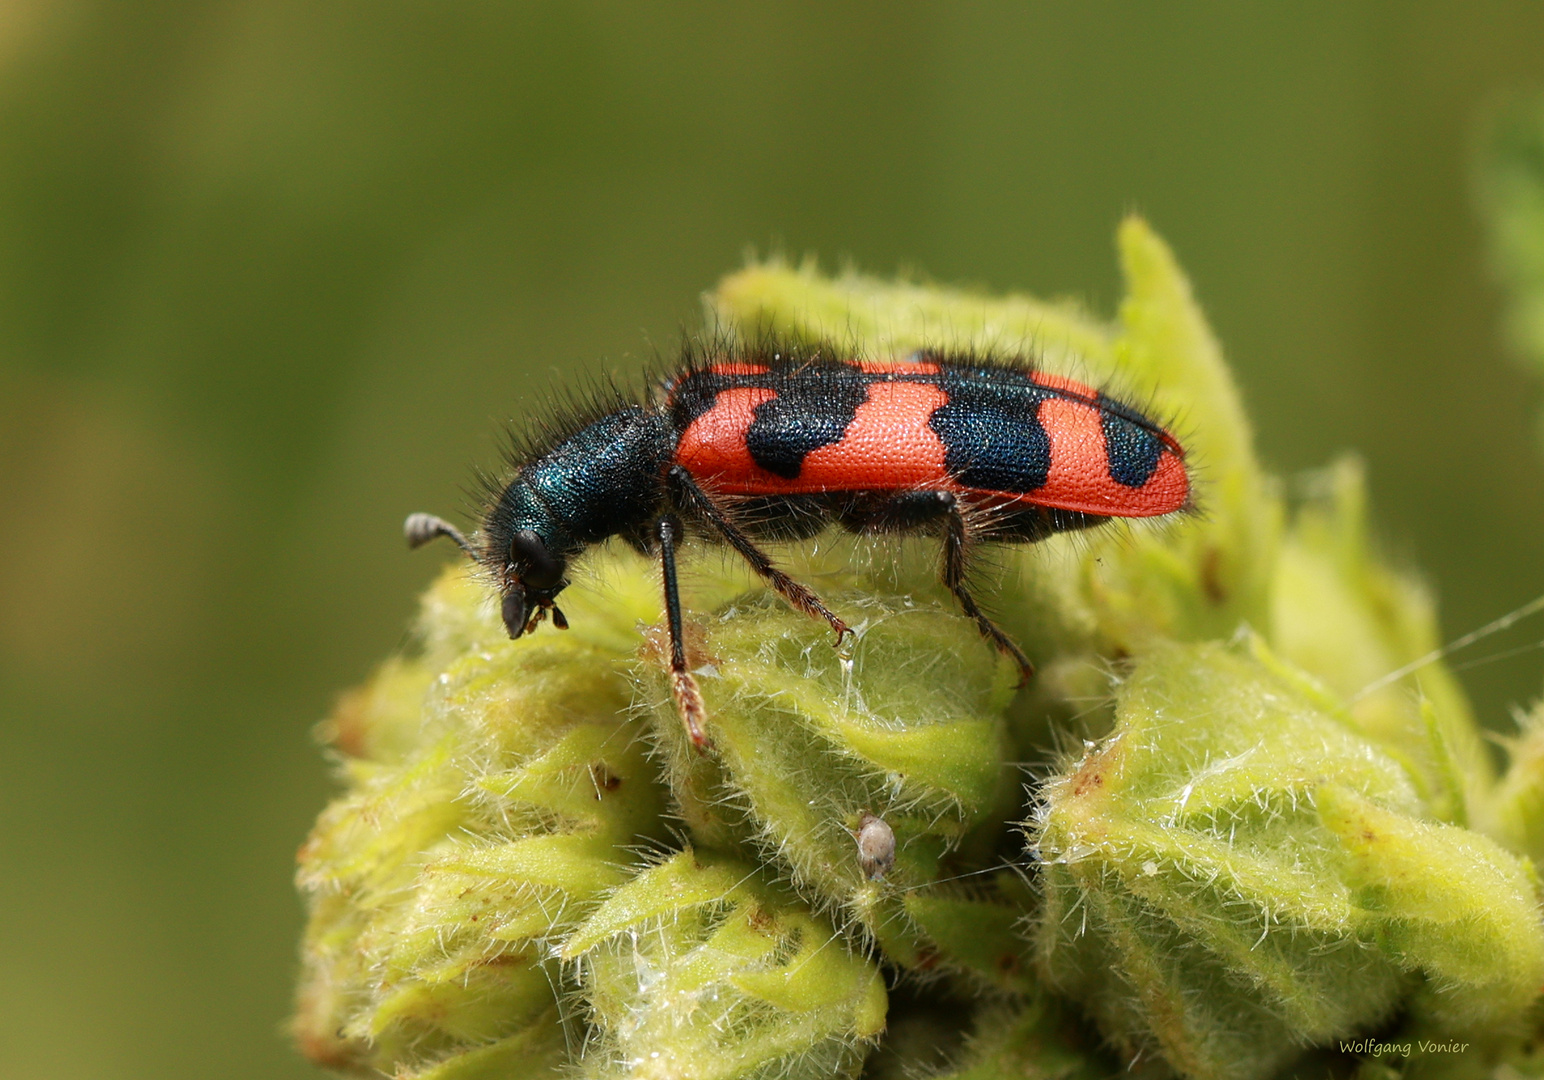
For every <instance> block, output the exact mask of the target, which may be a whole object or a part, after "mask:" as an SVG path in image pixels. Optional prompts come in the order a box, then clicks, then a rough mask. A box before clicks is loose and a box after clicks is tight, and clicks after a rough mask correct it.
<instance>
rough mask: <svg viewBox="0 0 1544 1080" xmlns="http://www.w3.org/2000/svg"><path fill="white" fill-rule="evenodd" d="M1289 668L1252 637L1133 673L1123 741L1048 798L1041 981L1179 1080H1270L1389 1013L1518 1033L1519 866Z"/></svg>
mask: <svg viewBox="0 0 1544 1080" xmlns="http://www.w3.org/2000/svg"><path fill="white" fill-rule="evenodd" d="M1281 667H1282V663H1281V661H1279V660H1276V659H1274V658H1272V657H1270V656H1269V654H1268V653H1267V652H1266V651H1265V648H1264V646H1263V644H1262V643H1260V642H1258V641H1255V642H1254V643H1253V645H1252V650H1244V651H1240V650H1239V649H1225V648H1223V647H1221V646H1217V645H1189V646H1180V645H1168V646H1161V647H1158V648H1155V649H1154V650H1152V651H1151V652H1150V654H1149V655H1148V657H1147V658H1146V659H1145V660H1144V661H1143V662H1142V663H1140V664H1139V665H1138V666H1137V668H1136V670H1135V671H1134V672H1133V674H1132V676H1131V677H1130V679H1129V680H1128V681H1127V682H1126V683H1125V684H1124V685H1123V686H1122V688H1121V690H1120V695H1119V702H1118V705H1117V724H1116V728H1115V731H1114V733H1113V734H1112V735H1111V736H1110V737H1109V738H1108V739H1106V740H1104V741H1102V742H1101V743H1098V744H1096V745H1090V747H1089V748H1088V749H1087V751H1086V752H1085V754H1084V755H1083V757H1082V758H1081V759H1080V760H1079V761H1077V762H1075V763H1074V764H1073V765H1072V766H1071V767H1070V768H1068V769H1067V770H1066V771H1065V772H1064V773H1063V774H1062V775H1060V776H1058V777H1057V778H1056V779H1055V780H1053V781H1052V782H1051V783H1050V784H1049V785H1048V786H1047V789H1046V793H1045V794H1046V802H1045V805H1044V808H1043V810H1042V812H1041V814H1040V816H1039V818H1038V820H1037V823H1036V832H1035V841H1036V844H1037V847H1038V851H1039V855H1040V857H1041V859H1042V860H1044V862H1045V870H1044V876H1043V880H1044V883H1045V889H1046V906H1045V909H1044V911H1043V912H1042V913H1041V915H1040V922H1039V929H1038V950H1039V956H1040V961H1041V963H1042V965H1043V968H1044V970H1045V971H1046V973H1047V974H1048V975H1049V976H1050V977H1051V978H1052V979H1053V980H1054V981H1055V983H1056V984H1057V985H1058V986H1059V987H1061V988H1062V989H1064V990H1065V991H1066V992H1067V993H1069V994H1071V995H1073V996H1075V997H1077V998H1079V999H1081V1000H1082V1001H1084V1003H1085V1005H1086V1006H1087V1007H1088V1008H1089V1010H1090V1012H1091V1013H1092V1014H1093V1015H1094V1016H1095V1017H1096V1018H1097V1019H1098V1021H1099V1023H1100V1026H1101V1027H1102V1028H1103V1029H1104V1031H1105V1033H1106V1035H1107V1036H1108V1037H1109V1038H1110V1039H1111V1040H1112V1041H1114V1042H1115V1043H1116V1044H1117V1045H1118V1046H1119V1047H1120V1048H1121V1049H1122V1051H1123V1052H1124V1053H1126V1054H1129V1055H1136V1054H1139V1053H1144V1052H1152V1051H1156V1052H1158V1053H1161V1054H1162V1056H1163V1057H1164V1058H1166V1059H1167V1060H1168V1062H1169V1063H1170V1064H1171V1065H1172V1066H1173V1067H1174V1068H1175V1070H1176V1071H1178V1072H1180V1073H1182V1074H1184V1075H1186V1076H1192V1077H1241V1078H1242V1077H1263V1076H1267V1075H1269V1074H1270V1073H1271V1072H1272V1071H1273V1070H1274V1069H1276V1068H1278V1067H1279V1066H1281V1065H1283V1064H1285V1063H1286V1062H1287V1061H1289V1060H1290V1059H1291V1058H1292V1057H1293V1056H1295V1054H1296V1053H1297V1052H1299V1050H1300V1048H1301V1047H1303V1046H1305V1045H1312V1044H1323V1043H1328V1042H1330V1041H1332V1040H1334V1039H1338V1038H1342V1037H1349V1036H1351V1035H1353V1034H1356V1033H1358V1032H1364V1031H1367V1030H1369V1029H1370V1028H1371V1027H1372V1026H1373V1025H1375V1024H1377V1023H1379V1022H1380V1021H1383V1020H1385V1019H1386V1018H1388V1017H1389V1016H1390V1015H1391V1014H1392V1012H1393V1010H1394V1009H1395V1007H1396V1006H1397V1005H1398V1004H1400V1003H1401V1002H1404V1003H1405V1004H1406V1005H1407V1006H1408V1007H1409V1008H1411V1009H1412V1010H1413V1012H1414V1013H1415V1014H1416V1015H1417V1016H1421V1017H1425V1018H1427V1019H1428V1020H1430V1021H1431V1022H1432V1023H1436V1024H1439V1025H1441V1024H1456V1023H1466V1024H1475V1023H1489V1024H1498V1023H1507V1022H1511V1021H1512V1020H1515V1019H1516V1018H1517V1017H1518V1016H1520V1015H1521V1014H1522V1013H1523V1012H1524V1011H1525V1010H1526V1009H1527V1008H1528V1007H1529V1006H1530V1004H1531V1003H1532V1002H1533V1000H1534V997H1535V994H1536V991H1537V988H1538V986H1539V984H1540V982H1541V980H1544V931H1541V929H1540V926H1539V922H1538V916H1537V911H1536V902H1535V898H1534V893H1533V886H1532V879H1531V875H1530V873H1529V871H1528V870H1527V869H1526V868H1525V867H1524V866H1523V865H1522V864H1520V863H1519V862H1518V861H1517V860H1516V859H1515V858H1514V857H1512V856H1511V855H1508V854H1507V853H1506V852H1504V851H1503V850H1502V849H1501V848H1499V847H1498V846H1497V845H1496V844H1495V843H1493V842H1492V841H1490V840H1487V839H1485V838H1484V837H1481V836H1479V835H1478V834H1475V833H1471V832H1468V831H1467V830H1463V829H1459V828H1455V827H1453V826H1450V825H1443V824H1438V823H1433V822H1430V821H1426V820H1422V819H1423V817H1424V816H1425V807H1424V806H1423V805H1422V803H1421V800H1420V798H1419V796H1418V794H1417V789H1416V786H1415V785H1414V784H1413V783H1412V781H1411V778H1410V775H1409V773H1408V772H1407V771H1406V769H1405V768H1404V767H1403V766H1401V765H1400V764H1399V763H1398V762H1397V761H1395V760H1394V759H1393V758H1392V757H1390V756H1389V755H1387V754H1385V753H1383V752H1382V751H1381V750H1380V749H1379V748H1378V747H1377V746H1376V745H1375V744H1374V743H1372V742H1371V741H1369V740H1368V739H1366V738H1365V737H1363V736H1362V735H1360V734H1359V733H1358V732H1357V731H1356V730H1355V729H1354V727H1353V726H1352V725H1351V724H1349V723H1348V722H1346V721H1345V720H1343V719H1339V718H1337V717H1336V716H1334V715H1332V714H1330V713H1327V712H1325V711H1323V710H1322V709H1321V708H1319V706H1318V703H1317V702H1316V701H1315V700H1313V698H1311V697H1310V696H1308V695H1306V694H1304V693H1303V692H1302V689H1301V681H1300V680H1299V681H1293V680H1288V679H1284V678H1282V677H1281V676H1279V675H1278V674H1277V673H1276V672H1277V670H1279V669H1280V668H1281ZM1412 980H1414V981H1413V982H1412ZM1412 990H1413V991H1414V994H1413V996H1410V995H1411V992H1412Z"/></svg>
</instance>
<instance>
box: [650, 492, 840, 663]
mask: <svg viewBox="0 0 1544 1080" xmlns="http://www.w3.org/2000/svg"><path fill="white" fill-rule="evenodd" d="M669 480H670V487H671V491H672V493H673V495H674V497H675V501H676V504H677V505H678V506H680V507H681V508H682V509H683V510H687V511H690V512H691V514H692V515H693V516H694V517H695V518H696V519H697V520H698V521H700V522H701V523H702V524H703V525H704V526H705V527H706V528H707V529H709V530H710V531H711V532H713V533H714V534H715V535H716V536H717V537H718V538H719V539H720V540H722V541H724V543H726V544H728V545H729V546H730V547H732V548H734V549H735V551H737V552H738V553H739V555H740V557H741V558H743V559H744V560H745V561H746V562H748V563H750V565H751V569H752V570H754V571H756V573H758V574H760V575H761V578H762V580H763V581H765V582H766V583H767V584H768V585H769V586H770V587H771V588H772V590H773V591H774V592H776V593H777V594H778V595H779V596H781V597H782V598H783V599H784V600H786V601H788V603H789V604H790V605H791V606H792V607H793V608H795V609H796V610H798V611H802V612H804V614H806V615H809V616H810V617H812V618H816V619H824V620H825V621H826V622H827V623H829V624H830V625H831V629H832V630H834V631H836V643H837V645H841V643H842V641H843V639H844V638H846V637H847V635H848V634H850V633H852V630H851V628H849V627H848V625H847V624H846V623H845V622H843V621H842V620H841V619H840V618H839V617H838V616H837V615H836V614H835V613H834V612H833V611H832V610H831V609H830V608H828V607H826V605H825V604H824V603H822V602H821V599H820V597H818V596H816V595H815V594H814V593H813V592H811V591H810V590H809V589H807V588H805V587H804V586H803V585H800V584H799V583H798V582H797V581H795V580H794V579H793V578H791V577H789V576H788V575H787V574H785V573H783V572H782V571H781V570H779V569H778V568H777V567H775V566H773V565H772V560H771V559H769V558H767V555H766V552H764V551H762V550H761V549H760V548H759V547H757V546H756V544H755V542H754V541H753V540H751V538H750V537H749V536H747V535H746V534H745V533H744V532H742V531H741V530H740V528H739V527H738V526H737V525H735V523H734V522H732V521H731V520H729V515H728V514H726V513H725V512H724V510H723V509H722V508H721V507H719V506H718V504H716V503H715V502H714V501H713V500H712V498H710V497H709V495H708V493H707V492H705V491H703V490H702V488H701V487H699V486H698V485H697V481H695V480H693V479H692V477H691V474H690V473H688V472H687V471H686V470H685V469H683V468H681V466H679V465H675V466H672V467H671V469H670V473H669Z"/></svg>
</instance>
